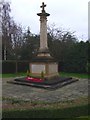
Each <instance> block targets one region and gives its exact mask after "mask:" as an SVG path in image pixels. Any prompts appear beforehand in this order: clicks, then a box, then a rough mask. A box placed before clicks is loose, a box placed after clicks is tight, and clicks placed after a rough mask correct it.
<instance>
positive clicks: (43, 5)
mask: <svg viewBox="0 0 90 120" xmlns="http://www.w3.org/2000/svg"><path fill="white" fill-rule="evenodd" d="M40 7H41V8H42V11H45V10H44V8H45V7H46V5H45V4H44V2H42V6H40Z"/></svg>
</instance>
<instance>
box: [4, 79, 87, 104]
mask: <svg viewBox="0 0 90 120" xmlns="http://www.w3.org/2000/svg"><path fill="white" fill-rule="evenodd" d="M12 79H13V78H4V79H3V80H2V85H3V86H2V96H3V97H10V98H18V99H22V100H23V99H24V100H33V101H34V100H35V101H36V100H38V101H39V100H40V101H46V102H59V101H67V100H74V99H78V98H82V97H88V80H87V79H80V80H79V81H78V82H75V83H73V84H70V85H67V86H65V87H62V88H59V89H57V90H53V91H49V90H46V89H40V88H34V87H30V86H22V85H13V84H8V83H7V81H8V80H12Z"/></svg>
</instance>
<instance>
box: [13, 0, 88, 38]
mask: <svg viewBox="0 0 90 120" xmlns="http://www.w3.org/2000/svg"><path fill="white" fill-rule="evenodd" d="M42 2H45V4H47V7H46V8H45V9H46V12H48V13H50V17H48V23H50V24H51V23H55V24H56V25H57V26H59V27H60V26H62V27H64V28H66V29H71V30H72V31H76V34H77V35H78V37H79V36H82V35H83V36H84V38H85V39H87V37H88V35H87V27H88V25H87V24H88V0H83V1H82V0H11V8H12V16H13V17H14V19H15V21H16V22H17V23H21V24H22V25H23V26H30V28H31V31H32V32H33V33H39V17H38V16H37V13H39V12H40V11H41V9H40V5H41V3H42Z"/></svg>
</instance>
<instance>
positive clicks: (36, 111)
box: [2, 105, 88, 118]
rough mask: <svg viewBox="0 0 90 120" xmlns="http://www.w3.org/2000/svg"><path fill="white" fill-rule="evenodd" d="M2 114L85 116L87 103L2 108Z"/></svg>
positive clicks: (19, 115)
mask: <svg viewBox="0 0 90 120" xmlns="http://www.w3.org/2000/svg"><path fill="white" fill-rule="evenodd" d="M2 115H3V118H87V117H88V105H83V106H76V107H70V108H63V109H61V108H58V109H57V108H48V107H47V108H32V109H13V110H4V111H3V114H2ZM83 116H84V117H83Z"/></svg>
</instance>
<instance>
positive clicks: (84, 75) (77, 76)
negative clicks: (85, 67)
mask: <svg viewBox="0 0 90 120" xmlns="http://www.w3.org/2000/svg"><path fill="white" fill-rule="evenodd" d="M60 76H61V77H76V78H82V79H84V78H87V79H88V78H90V75H88V74H83V73H82V74H79V73H65V72H61V73H60Z"/></svg>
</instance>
